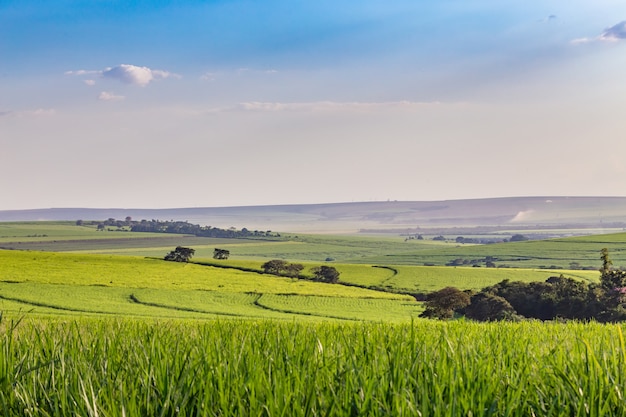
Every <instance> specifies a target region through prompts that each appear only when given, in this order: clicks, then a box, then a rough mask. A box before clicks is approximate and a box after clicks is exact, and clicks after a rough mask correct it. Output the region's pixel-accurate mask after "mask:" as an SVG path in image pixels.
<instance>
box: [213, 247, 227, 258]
mask: <svg viewBox="0 0 626 417" xmlns="http://www.w3.org/2000/svg"><path fill="white" fill-rule="evenodd" d="M229 256H230V251H229V250H227V249H218V248H215V249H214V250H213V259H228V257H229Z"/></svg>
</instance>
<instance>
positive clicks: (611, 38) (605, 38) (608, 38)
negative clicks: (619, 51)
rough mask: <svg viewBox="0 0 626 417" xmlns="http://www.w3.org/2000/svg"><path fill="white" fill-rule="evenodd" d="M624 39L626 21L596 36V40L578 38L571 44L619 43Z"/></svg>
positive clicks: (625, 37)
mask: <svg viewBox="0 0 626 417" xmlns="http://www.w3.org/2000/svg"><path fill="white" fill-rule="evenodd" d="M622 39H626V20H623V21H621V22H619V23H617V24H615V25H613V26H611V27H609V28H606V29H604V32H602V34H601V35H599V36H596V37H595V38H578V39H572V40H571V41H570V43H571V44H574V45H577V44H583V43H590V42H596V41H600V42H617V41H620V40H622Z"/></svg>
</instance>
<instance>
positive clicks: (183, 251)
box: [163, 246, 196, 262]
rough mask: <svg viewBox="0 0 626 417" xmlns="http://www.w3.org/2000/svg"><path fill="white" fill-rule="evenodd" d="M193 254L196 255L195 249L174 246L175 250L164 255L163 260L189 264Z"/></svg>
mask: <svg viewBox="0 0 626 417" xmlns="http://www.w3.org/2000/svg"><path fill="white" fill-rule="evenodd" d="M194 253H196V251H195V249H191V248H185V247H183V246H176V249H174V250H173V251H171V252H170V253H168V254H167V255H165V258H163V259H165V260H166V261H172V262H189V260H190V259H191V257H192V256H193V254H194Z"/></svg>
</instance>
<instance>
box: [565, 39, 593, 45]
mask: <svg viewBox="0 0 626 417" xmlns="http://www.w3.org/2000/svg"><path fill="white" fill-rule="evenodd" d="M589 42H591V39H589V38H577V39H572V40H571V41H569V43H571V44H573V45H579V44H582V43H589Z"/></svg>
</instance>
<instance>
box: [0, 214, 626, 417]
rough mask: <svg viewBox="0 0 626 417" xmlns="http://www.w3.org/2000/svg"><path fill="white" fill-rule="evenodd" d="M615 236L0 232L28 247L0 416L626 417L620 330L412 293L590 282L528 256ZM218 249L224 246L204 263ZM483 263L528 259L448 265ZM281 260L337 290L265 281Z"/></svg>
mask: <svg viewBox="0 0 626 417" xmlns="http://www.w3.org/2000/svg"><path fill="white" fill-rule="evenodd" d="M625 241H626V236H624V235H623V234H615V235H601V236H587V237H579V238H568V239H563V240H558V239H557V240H550V241H531V242H509V243H505V244H502V245H484V246H481V245H457V244H454V243H450V242H432V241H426V242H413V241H411V242H405V241H404V240H403V239H402V238H399V237H395V238H394V237H389V236H387V237H382V238H380V237H369V236H330V235H328V236H314V235H298V236H297V237H296V236H295V235H294V236H288V237H285V238H284V239H283V240H280V241H270V240H254V239H245V240H244V239H208V238H197V237H193V236H185V235H162V234H144V233H130V232H126V231H111V232H108V231H105V232H96V231H95V229H94V228H91V227H84V226H76V225H73V224H70V223H44V224H37V223H33V224H17V223H8V224H0V246H3V247H16V248H17V247H19V248H21V249H28V250H0V310H1V311H2V318H1V320H0V340H1V342H0V343H1V344H2V348H1V349H0V410H1V411H0V413H2V414H3V415H8V416H11V415H19V416H21V415H25V416H26V415H35V416H38V415H84V416H96V415H106V416H141V415H164V416H192V415H193V416H213V415H240V416H248V415H265V416H270V415H294V416H301V415H302V416H304V415H335V416H343V415H373V416H376V415H398V416H399V415H423V416H441V415H444V416H445V415H448V416H456V415H493V416H500V415H510V416H527V415H542V416H552V415H554V416H557V415H568V416H583V415H584V416H587V415H609V416H610V415H616V416H619V415H626V413H624V411H623V410H625V409H626V403H625V401H624V396H623V393H624V392H625V391H626V378H624V376H623V369H624V366H626V344H625V342H624V337H623V333H622V332H623V326H621V325H606V324H604V325H602V324H596V323H587V324H583V323H573V322H572V323H549V324H548V323H540V322H536V321H528V322H520V323H475V322H470V321H465V320H457V321H452V322H438V321H430V320H425V319H421V318H419V315H420V313H421V312H422V311H423V306H422V303H419V302H417V301H416V300H415V298H414V297H412V296H410V295H406V293H412V294H415V293H427V292H430V291H435V290H437V289H440V288H442V287H445V286H456V287H458V288H461V289H474V290H478V289H480V288H483V287H485V286H487V285H492V284H494V283H496V282H499V281H501V280H503V279H509V280H512V281H517V280H519V281H525V282H532V281H545V280H546V279H547V278H548V277H550V276H555V275H563V276H565V277H571V278H575V279H579V280H585V281H587V282H595V281H597V280H598V278H599V273H598V271H597V270H595V271H591V270H589V271H586V270H580V269H576V270H574V269H566V268H562V269H550V268H545V267H539V266H537V267H533V266H532V265H536V263H533V262H535V261H537V262H538V261H539V259H540V258H541V259H542V262H545V263H546V264H549V265H555V266H558V265H561V266H564V265H568V266H569V265H570V264H571V263H572V262H578V263H580V264H581V265H585V264H587V263H588V264H594V263H595V265H596V266H598V264H599V262H598V258H599V249H598V248H599V247H600V248H601V247H609V248H610V251H611V253H613V254H615V256H614V259H616V264H618V265H619V262H623V256H624V252H623V251H622V250H621V248H622V247H623V245H624V242H625ZM181 244H185V245H189V246H193V247H194V248H196V256H195V257H194V258H193V259H192V262H190V263H178V262H165V261H164V260H163V259H162V258H163V256H164V254H165V253H167V252H168V251H170V250H172V249H173V247H174V246H177V245H181ZM215 247H220V248H225V249H228V250H229V251H230V252H231V254H232V256H231V257H230V258H229V259H227V260H215V259H212V256H211V255H212V252H213V249H214V248H215ZM438 254H439V255H438ZM487 254H489V255H487ZM438 256H440V258H438ZM485 256H492V257H493V258H497V259H499V261H497V262H501V263H504V262H506V263H509V262H512V260H511V259H512V258H513V257H516V258H519V259H522V258H524V259H535V261H525V262H527V264H528V265H530V266H528V267H526V268H511V267H509V268H504V267H500V268H485V267H481V268H476V267H470V266H457V267H450V266H443V264H444V263H447V262H448V260H449V259H456V258H459V257H461V258H468V259H469V258H478V257H485ZM507 257H510V258H511V259H509V258H507ZM275 258H276V259H286V260H288V261H290V262H296V261H297V262H301V263H302V264H303V266H304V271H303V275H304V276H305V277H307V276H308V277H310V276H311V272H310V269H311V268H313V267H316V266H319V265H323V264H329V265H332V266H334V267H335V268H337V270H338V271H340V273H341V275H340V284H334V285H333V284H324V283H319V282H313V281H311V280H307V279H296V278H286V277H277V276H273V275H269V274H265V273H263V271H262V264H263V263H264V262H265V261H267V260H268V259H275ZM327 258H333V259H335V260H333V261H327V260H326V259H327ZM559 260H560V261H559ZM518 262H520V263H521V262H524V261H521V260H519V261H518ZM424 263H429V264H434V265H433V266H424V265H423V264H424ZM342 284H343V285H342Z"/></svg>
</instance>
